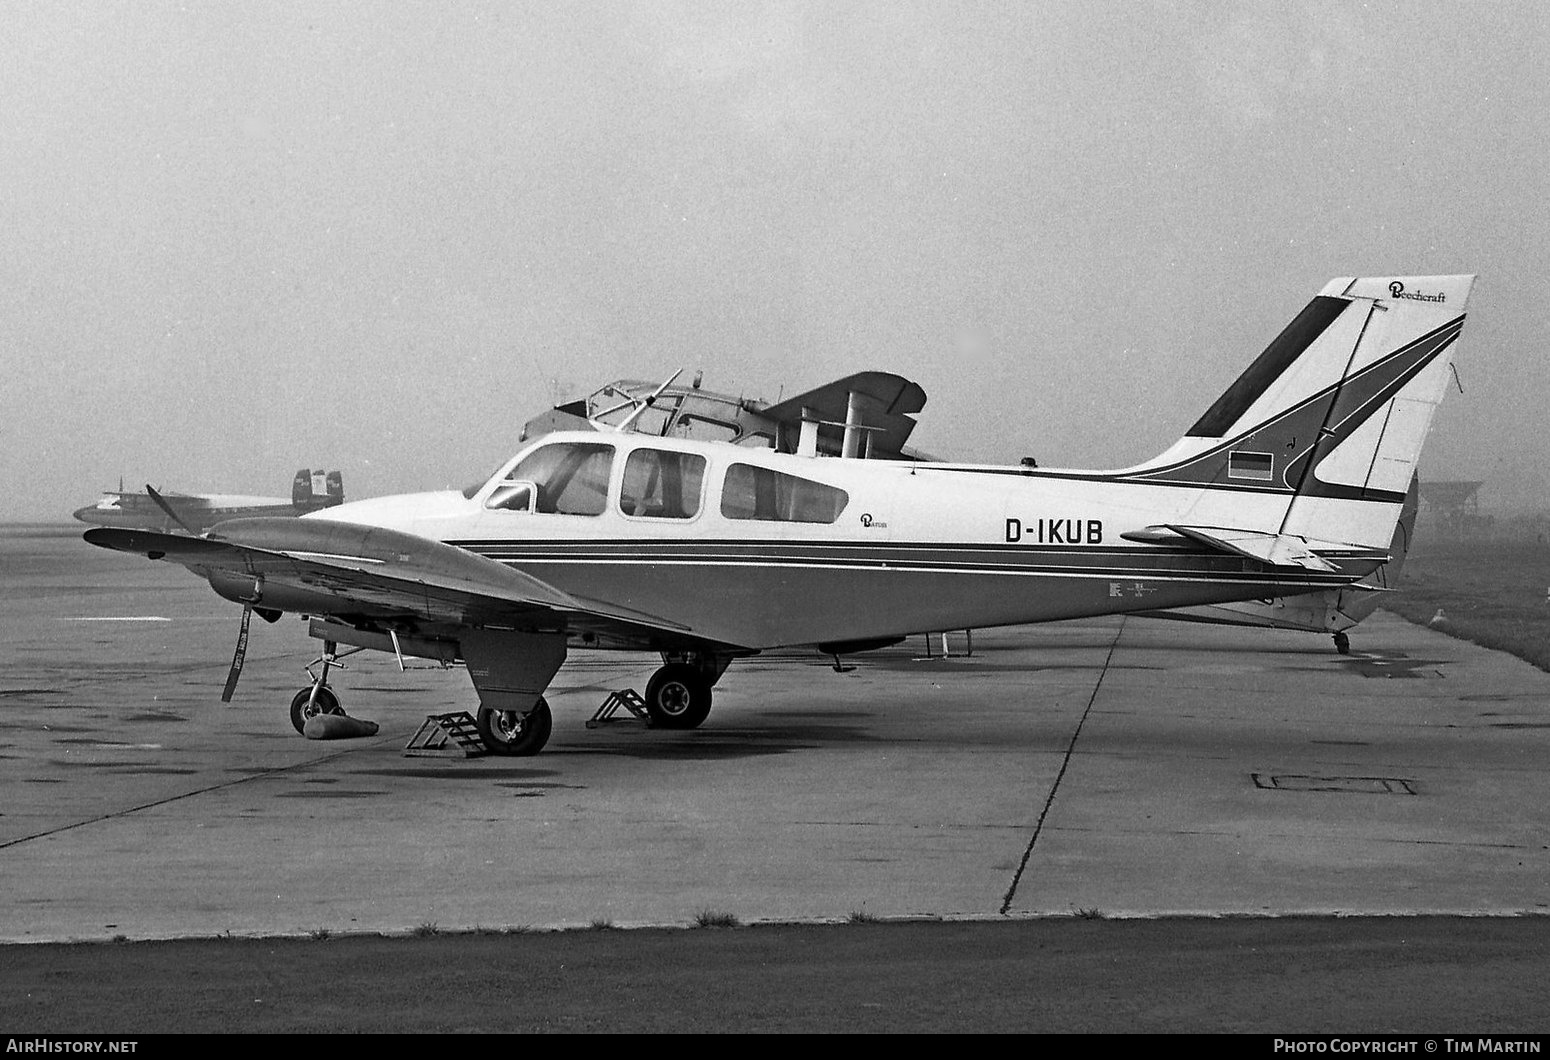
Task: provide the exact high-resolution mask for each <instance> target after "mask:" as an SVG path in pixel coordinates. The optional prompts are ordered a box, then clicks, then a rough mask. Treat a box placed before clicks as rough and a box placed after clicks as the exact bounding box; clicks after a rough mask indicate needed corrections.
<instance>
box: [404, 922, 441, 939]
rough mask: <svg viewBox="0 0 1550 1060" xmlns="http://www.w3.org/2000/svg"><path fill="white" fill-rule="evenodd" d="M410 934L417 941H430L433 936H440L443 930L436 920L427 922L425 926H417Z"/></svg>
mask: <svg viewBox="0 0 1550 1060" xmlns="http://www.w3.org/2000/svg"><path fill="white" fill-rule="evenodd" d="M409 934H411V935H413V936H414V937H415V938H417V939H428V938H430V937H431V936H432V935H440V934H441V928H440V927H438V926H437V925H436V922H435V921H434V920H427V921H425V923H423V924H417V925H416V926H415V927H414V928H412V929H411V930H410V932H409Z"/></svg>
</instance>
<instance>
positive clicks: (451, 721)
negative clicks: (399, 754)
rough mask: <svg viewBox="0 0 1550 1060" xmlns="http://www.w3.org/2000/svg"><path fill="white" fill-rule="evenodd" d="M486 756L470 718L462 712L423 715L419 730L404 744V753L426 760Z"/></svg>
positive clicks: (476, 729)
mask: <svg viewBox="0 0 1550 1060" xmlns="http://www.w3.org/2000/svg"><path fill="white" fill-rule="evenodd" d="M488 753H489V750H488V748H486V747H485V746H484V740H482V739H481V738H480V737H479V728H478V726H477V725H475V724H474V718H473V715H472V714H469V713H468V711H466V710H459V711H454V712H452V713H450V714H427V715H426V716H425V722H424V724H422V725H421V726H420V729H419V731H418V732H416V733H415V734H414V735H413V736H411V737H409V742H408V743H407V744H405V745H404V754H406V755H411V756H413V755H423V756H426V757H430V758H478V757H479V756H480V755H483V754H488Z"/></svg>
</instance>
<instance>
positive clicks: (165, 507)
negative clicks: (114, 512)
mask: <svg viewBox="0 0 1550 1060" xmlns="http://www.w3.org/2000/svg"><path fill="white" fill-rule="evenodd" d="M145 492H146V493H148V494H149V495H150V498H151V500H153V501H155V502H156V507H158V508H160V509H161V510H162V511H164V512H166V513H167V518H168V519H171V520H172V521H173V522H175V523H177V524H178V525H179V526H181V527H182V528H183V529H185V530H187V531H188V532H189V533H191V534H193V535H194V536H195V537H198V536H199V533H198V531H196V530H195V529H194V528H193V527H192V526H189V525H188V524H187V523H185V522H184V521H183V520H182V519H181V518H179V517H178V513H177V512H175V511H173V510H172V505H170V504H168V503H167V501H166V500H165V498H163V497H162V495H161V494H160V493H157V492H156V491H155V490H154V489H152V488H151V484H150V483H149V482H147V483H146V484H145ZM244 628H246V627H245V626H244Z"/></svg>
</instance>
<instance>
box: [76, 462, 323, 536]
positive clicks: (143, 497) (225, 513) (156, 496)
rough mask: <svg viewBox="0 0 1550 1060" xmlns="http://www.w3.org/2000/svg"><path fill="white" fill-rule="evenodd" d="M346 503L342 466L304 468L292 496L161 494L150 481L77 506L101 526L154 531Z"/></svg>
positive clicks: (85, 519) (191, 528) (80, 515)
mask: <svg viewBox="0 0 1550 1060" xmlns="http://www.w3.org/2000/svg"><path fill="white" fill-rule="evenodd" d="M343 503H344V478H343V477H342V476H341V475H340V474H339V472H337V471H330V472H328V473H327V474H326V475H325V474H324V473H323V472H322V471H310V470H308V469H307V468H301V469H299V470H298V471H297V472H296V477H295V478H294V479H292V480H291V499H290V500H289V501H287V500H286V499H285V498H284V497H253V496H249V495H247V494H241V493H178V492H176V491H173V490H168V491H166V492H165V493H158V492H157V491H156V490H154V489H152V488H151V487H150V486H146V487H145V492H144V493H130V492H126V491H125V490H124V484H123V482H120V483H119V484H118V489H116V490H108V491H107V492H105V493H103V495H102V499H101V500H99V501H98V502H97V503H96V504H93V505H90V506H88V507H85V508H77V509H76V510H75V512H74V515H75V517H76V518H77V519H79V520H81V522H83V523H96V524H98V525H99V526H133V527H140V528H144V529H152V530H172V529H175V528H178V527H181V528H183V529H185V530H187V531H189V532H190V533H200V532H202V531H204V530H208V529H209V528H210V527H212V526H214V525H215V524H216V523H220V522H225V521H226V520H227V519H235V518H238V517H239V516H241V517H259V516H287V517H292V516H298V515H305V514H306V513H307V512H315V511H317V510H318V509H319V508H329V507H332V506H333V505H335V504H343Z"/></svg>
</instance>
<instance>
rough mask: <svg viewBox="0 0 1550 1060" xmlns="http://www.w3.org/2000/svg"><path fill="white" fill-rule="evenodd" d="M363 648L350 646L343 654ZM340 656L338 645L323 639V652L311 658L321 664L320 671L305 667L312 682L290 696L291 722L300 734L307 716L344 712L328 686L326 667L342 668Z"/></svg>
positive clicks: (350, 653)
mask: <svg viewBox="0 0 1550 1060" xmlns="http://www.w3.org/2000/svg"><path fill="white" fill-rule="evenodd" d="M363 650H364V649H362V648H351V649H350V650H349V651H347V652H345V653H344V654H345V655H354V654H355V653H356V652H358V651H363ZM341 658H343V656H341V655H340V654H339V645H337V644H335V643H334V642H333V641H331V640H325V641H324V642H323V654H322V655H321V656H320V657H318V658H316V659H313V660H312V662H313V664H314V665H316V664H318V663H321V664H322V666H323V669H322V672H321V673H318V674H316V675H314V674H313V673H312V667H311V666H309V667H307V676H308V677H311V678H312V683H311V684H310V685H308V686H307V687H306V688H303V689H302V690H301V691H300V692H297V693H296V695H295V696H293V697H292V698H291V724H292V725H294V726H295V727H296V731H297V732H299V733H301V734H302V735H306V732H307V719H308V718H313V717H316V716H317V715H319V714H343V713H344V708H343V707H341V706H340V705H339V697H338V696H336V695H334V690H333V689H331V688H329V687H328V668H329V667H330V666H338V667H339V668H340V669H341V670H343V669H344V667H343V666H341V665H340V663H339V660H340V659H341Z"/></svg>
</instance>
